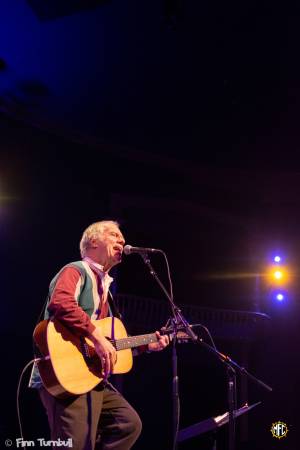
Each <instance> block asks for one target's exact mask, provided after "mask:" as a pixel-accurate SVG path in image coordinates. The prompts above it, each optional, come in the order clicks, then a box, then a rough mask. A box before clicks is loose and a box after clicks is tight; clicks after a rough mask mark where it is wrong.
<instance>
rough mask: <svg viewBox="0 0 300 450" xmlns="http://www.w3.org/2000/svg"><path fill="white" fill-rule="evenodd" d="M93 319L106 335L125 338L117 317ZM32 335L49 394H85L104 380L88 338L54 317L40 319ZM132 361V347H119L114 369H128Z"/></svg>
mask: <svg viewBox="0 0 300 450" xmlns="http://www.w3.org/2000/svg"><path fill="white" fill-rule="evenodd" d="M92 323H93V324H94V325H95V326H96V327H99V328H100V329H101V330H102V333H103V334H104V336H105V337H107V338H108V339H111V340H119V339H123V340H124V338H126V337H127V333H126V329H125V327H124V325H123V323H122V322H121V321H120V320H119V319H117V318H116V317H107V318H105V319H102V320H93V321H92ZM33 338H34V341H35V343H36V345H37V347H38V348H39V350H40V352H41V354H42V356H43V359H41V360H40V361H38V363H37V365H38V369H39V372H40V375H41V378H42V381H43V384H44V386H45V388H46V389H47V390H48V392H49V393H50V394H52V395H54V396H55V397H59V398H64V397H67V396H69V395H80V394H84V393H86V392H89V391H90V390H92V389H93V388H94V387H95V386H96V385H97V384H98V383H100V382H101V381H102V380H103V376H102V373H101V361H100V358H99V357H98V355H97V354H96V352H95V349H94V345H93V343H92V341H90V340H89V339H88V338H83V337H81V338H80V337H78V336H76V335H74V334H73V333H71V332H70V331H69V330H68V329H67V328H66V327H64V326H63V325H62V324H61V323H60V322H59V321H56V320H44V321H42V322H40V323H39V324H38V325H37V327H36V328H35V330H34V333H33ZM129 339H130V338H129ZM132 363H133V359H132V351H131V348H126V349H122V350H118V351H117V362H116V364H115V366H114V370H113V373H114V374H120V373H126V372H129V371H130V369H131V368H132Z"/></svg>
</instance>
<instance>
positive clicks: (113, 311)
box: [107, 291, 122, 320]
mask: <svg viewBox="0 0 300 450" xmlns="http://www.w3.org/2000/svg"><path fill="white" fill-rule="evenodd" d="M107 301H108V304H109V308H110V310H111V314H112V316H113V317H117V318H118V319H120V320H122V314H121V313H120V311H119V308H118V306H117V302H116V300H115V299H114V298H113V295H112V293H111V292H110V291H108V299H107Z"/></svg>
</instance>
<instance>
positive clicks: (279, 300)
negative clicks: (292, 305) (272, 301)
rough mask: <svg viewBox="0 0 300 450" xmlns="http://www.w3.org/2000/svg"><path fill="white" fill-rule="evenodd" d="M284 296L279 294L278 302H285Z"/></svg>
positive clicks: (277, 295)
mask: <svg viewBox="0 0 300 450" xmlns="http://www.w3.org/2000/svg"><path fill="white" fill-rule="evenodd" d="M284 298H285V297H284V295H283V294H282V293H281V292H278V293H277V294H276V300H277V301H278V302H282V301H283V300H284Z"/></svg>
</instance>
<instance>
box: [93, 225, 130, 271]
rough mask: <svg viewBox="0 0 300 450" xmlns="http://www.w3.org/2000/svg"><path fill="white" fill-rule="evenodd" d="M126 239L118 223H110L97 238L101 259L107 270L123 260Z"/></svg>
mask: <svg viewBox="0 0 300 450" xmlns="http://www.w3.org/2000/svg"><path fill="white" fill-rule="evenodd" d="M124 244H125V239H124V236H123V234H122V233H121V231H120V229H119V228H118V227H117V226H116V225H109V226H108V227H107V228H106V229H105V230H104V232H103V234H102V235H101V236H100V237H99V239H97V246H98V252H99V260H100V261H101V264H102V265H103V266H104V269H105V270H109V269H110V268H111V267H113V266H115V265H116V264H118V263H120V262H121V259H122V252H123V247H124Z"/></svg>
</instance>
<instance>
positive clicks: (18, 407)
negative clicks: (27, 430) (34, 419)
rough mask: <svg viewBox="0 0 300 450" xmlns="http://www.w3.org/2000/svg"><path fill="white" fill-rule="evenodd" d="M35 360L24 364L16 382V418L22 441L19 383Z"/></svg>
mask: <svg viewBox="0 0 300 450" xmlns="http://www.w3.org/2000/svg"><path fill="white" fill-rule="evenodd" d="M36 360H37V358H34V359H32V360H31V361H29V363H27V364H26V366H25V367H24V368H23V370H22V372H21V375H20V377H19V382H18V387H17V398H16V403H17V416H18V423H19V429H20V437H21V438H22V439H23V430H22V423H21V416H20V402H19V398H20V387H21V383H22V378H23V375H24V373H25V372H26V370H27V369H28V367H30V366H31V364H33V363H34V362H35V361H36Z"/></svg>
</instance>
